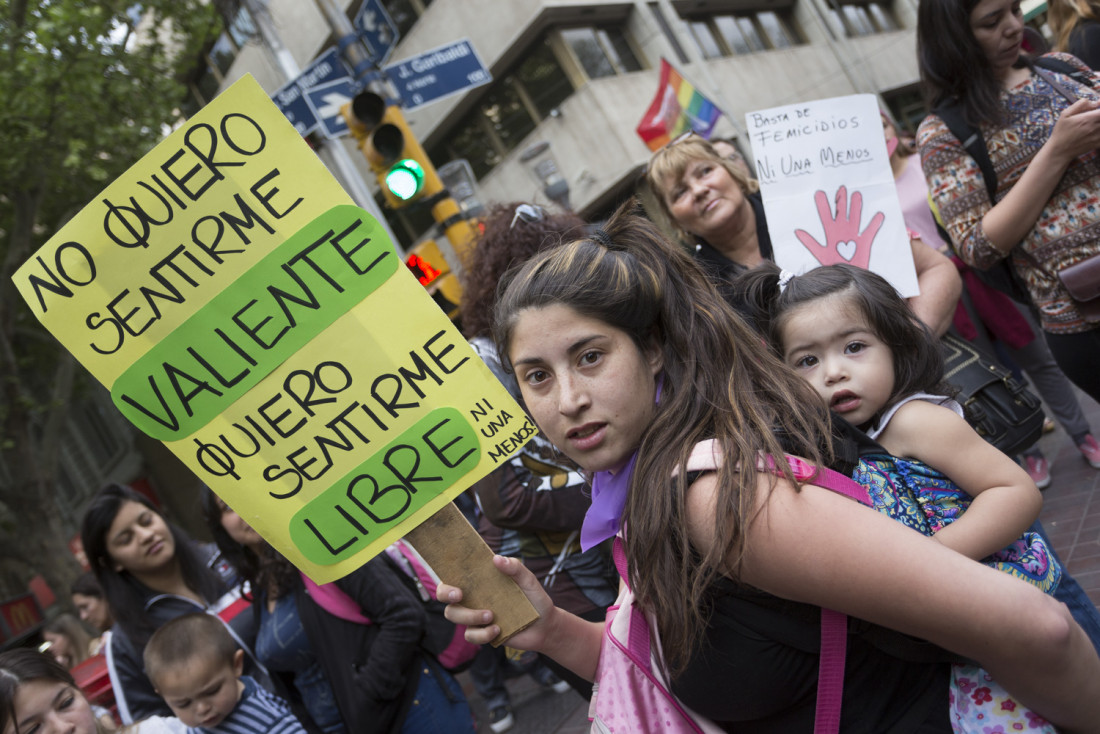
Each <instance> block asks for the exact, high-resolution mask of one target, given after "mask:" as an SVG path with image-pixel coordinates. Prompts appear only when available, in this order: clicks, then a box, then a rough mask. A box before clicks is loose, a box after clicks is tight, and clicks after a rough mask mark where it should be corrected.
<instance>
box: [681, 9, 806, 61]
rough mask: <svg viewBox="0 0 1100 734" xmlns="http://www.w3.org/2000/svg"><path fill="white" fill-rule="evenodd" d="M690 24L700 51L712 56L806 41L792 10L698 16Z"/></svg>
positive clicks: (689, 21)
mask: <svg viewBox="0 0 1100 734" xmlns="http://www.w3.org/2000/svg"><path fill="white" fill-rule="evenodd" d="M687 23H688V27H689V28H690V29H691V33H692V36H693V37H694V38H695V42H696V43H697V44H698V45H699V50H700V52H701V53H702V54H703V57H704V58H708V59H714V58H719V57H721V56H734V55H741V54H751V53H756V52H757V51H767V50H769V49H776V48H789V47H791V46H795V45H798V44H800V43H803V41H802V38H801V36H800V35H799V34H798V32H797V31H796V26H795V23H794V18H793V16H792V15H791V13H790V11H788V10H778V11H773V10H762V11H759V12H755V13H741V14H738V15H713V16H708V17H705V18H704V17H696V18H693V19H691V20H688V21H687Z"/></svg>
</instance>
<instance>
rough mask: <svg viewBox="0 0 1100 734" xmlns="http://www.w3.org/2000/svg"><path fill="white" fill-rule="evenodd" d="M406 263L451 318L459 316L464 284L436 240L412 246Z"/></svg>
mask: <svg viewBox="0 0 1100 734" xmlns="http://www.w3.org/2000/svg"><path fill="white" fill-rule="evenodd" d="M405 265H407V266H408V268H409V270H411V271H412V274H413V275H414V276H416V279H417V280H418V281H420V285H422V286H424V287H425V288H427V289H428V293H430V294H431V296H432V300H434V301H435V302H436V304H437V305H438V306H439V307H440V308H441V309H443V313H445V314H447V316H448V317H450V318H451V319H454V318H455V317H456V316H458V307H459V303H460V301H461V300H462V285H461V284H460V283H459V282H458V278H457V277H455V274H454V273H452V272H451V267H450V265H448V264H447V260H446V258H444V257H443V253H442V252H441V251H440V249H439V245H438V244H436V241H435V240H425V241H424V242H421V243H420V244H419V245H417V246H416V247H414V248H412V250H410V251H409V254H408V256H406V258H405Z"/></svg>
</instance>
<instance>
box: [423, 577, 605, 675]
mask: <svg viewBox="0 0 1100 734" xmlns="http://www.w3.org/2000/svg"><path fill="white" fill-rule="evenodd" d="M493 565H495V566H496V567H497V568H498V569H499V570H500V572H501V573H503V574H504V575H505V576H509V577H511V578H512V580H514V581H515V582H516V584H517V585H519V588H520V589H522V590H523V593H524V594H525V595H526V596H527V598H528V599H529V600H530V601H531V603H532V604H533V605H534V607H535V611H537V612H538V613H539V618H538V619H537V620H536V621H535V623H534V624H532V625H531V626H530V627H528V628H526V629H525V630H523V631H522V632H519V633H517V634H515V635H513V636H512V637H510V638H509V639H508V646H509V647H514V648H516V649H517V650H533V651H535V652H541V653H542V654H544V655H549V656H550V657H552V658H553V659H554V660H556V661H557V662H558V663H560V664H561V665H564V666H565V667H566V668H569V669H570V670H572V671H573V672H574V673H576V674H577V675H579V676H581V677H582V678H584V679H585V680H595V679H596V664H597V663H598V662H599V660H600V642H601V641H602V638H603V630H604V623H603V622H588V621H585V620H583V619H581V618H580V617H578V616H576V615H575V614H570V613H569V612H567V611H565V610H563V609H559V608H558V607H555V606H554V603H553V602H552V601H550V597H549V596H548V595H547V594H546V591H545V590H544V589H543V588H542V585H541V584H539V581H538V579H537V578H535V575H534V574H533V573H531V571H530V570H528V569H527V567H526V566H524V565H523V563H522V562H521V561H519V560H518V559H516V558H506V557H504V556H493ZM436 598H437V599H440V600H443V601H446V602H448V606H447V610H446V612H445V614H446V616H447V619H449V620H451V621H452V622H454V623H456V624H464V625H466V639H467V640H469V641H470V642H473V643H476V644H478V645H484V644H487V643H488V642H490V641H491V640H493V639H495V638H496V636H497V635H499V634H500V628H499V627H498V626H496V625H495V624H493V613H492V612H491V611H489V610H487V609H468V608H466V607H464V606H462V604H461V602H462V590H461V589H458V588H456V587H454V586H448V585H447V584H440V585H439V587H438V588H437V589H436Z"/></svg>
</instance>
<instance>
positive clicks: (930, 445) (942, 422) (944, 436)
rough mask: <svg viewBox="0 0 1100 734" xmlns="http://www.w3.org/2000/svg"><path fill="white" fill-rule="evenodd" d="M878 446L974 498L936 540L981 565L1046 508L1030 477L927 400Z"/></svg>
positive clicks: (909, 406)
mask: <svg viewBox="0 0 1100 734" xmlns="http://www.w3.org/2000/svg"><path fill="white" fill-rule="evenodd" d="M879 443H880V444H882V446H883V448H885V449H886V450H887V451H889V452H890V453H891V454H893V455H894V456H901V457H907V458H912V459H916V460H918V461H922V462H924V463H925V464H927V465H928V466H930V467H932V468H933V469H936V470H938V471H940V472H942V473H943V474H944V475H946V476H947V477H949V478H950V479H951V480H952V481H953V482H955V484H957V485H959V488H960V489H962V490H963V491H964V492H966V493H967V494H969V495H970V496H971V497H973V498H974V501H973V502H971V504H970V507H969V508H968V509H967V510H966V512H964V513H962V514H961V515H960V516H959V517H958V518H957V519H956V520H955V521H954V522H952V523H951V524H949V525H947V526H946V527H944V528H943V529H942V530H940V531H939V532H937V533H936V534H935V536H933V537H934V538H935V539H936V540H938V541H939V542H940V543H943V544H944V545H946V546H947V547H948V548H951V549H952V550H955V551H958V552H959V553H962V554H963V555H964V556H966V557H967V558H972V559H974V560H976V561H980V560H981V559H983V558H985V557H986V556H988V555H990V554H991V553H996V552H997V551H999V550H1001V549H1003V548H1004V547H1005V546H1007V545H1008V544H1009V543H1011V542H1012V541H1014V540H1016V539H1017V538H1019V537H1020V534H1021V533H1023V532H1024V530H1026V529H1027V528H1028V527H1030V526H1031V524H1032V523H1034V522H1035V519H1036V518H1038V517H1039V510H1041V509H1042V507H1043V498H1042V495H1040V494H1039V489H1038V488H1037V487H1036V486H1035V482H1033V481H1031V478H1030V477H1028V475H1027V472H1025V471H1024V470H1023V469H1021V468H1020V466H1019V465H1018V464H1017V463H1016V462H1015V461H1013V460H1012V459H1010V458H1009V457H1008V456H1006V455H1005V454H1004V453H1002V452H1001V451H999V450H998V449H996V448H994V447H993V446H991V445H990V444H989V443H988V442H986V441H985V440H983V439H982V437H981V436H979V435H978V434H977V433H976V432H975V431H974V429H973V428H971V427H970V425H969V424H968V423H967V422H966V421H965V420H964V419H963V418H961V417H960V416H959V415H958V414H957V413H955V412H954V411H953V410H951V409H950V408H946V407H944V406H942V405H934V404H932V403H929V402H925V401H923V400H913V401H911V402H908V403H906V404H905V405H903V406H902V407H901V408H900V409H899V410H898V412H897V413H895V414H894V417H893V418H891V419H890V423H889V424H888V425H887V427H886V430H885V431H884V432H883V433H882V435H881V436H879Z"/></svg>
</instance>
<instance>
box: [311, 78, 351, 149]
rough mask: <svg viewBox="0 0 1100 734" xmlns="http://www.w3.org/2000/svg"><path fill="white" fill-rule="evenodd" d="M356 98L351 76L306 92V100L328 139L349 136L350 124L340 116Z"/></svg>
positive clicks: (319, 85)
mask: <svg viewBox="0 0 1100 734" xmlns="http://www.w3.org/2000/svg"><path fill="white" fill-rule="evenodd" d="M354 96H355V87H354V83H353V82H352V80H351V77H350V76H346V77H344V78H343V79H337V80H335V81H331V82H326V83H324V84H318V85H317V86H316V87H310V88H309V89H307V90H306V93H305V98H306V102H307V103H308V104H309V108H310V109H311V110H312V111H313V114H314V116H315V117H316V118H317V122H318V123H320V125H321V130H322V132H324V134H325V137H326V138H339V137H343V136H344V135H347V134H348V123H347V121H346V120H344V116H343V115H341V114H340V108H341V107H343V106H344V105H345V104H347V103H348V102H350V101H351V98H352V97H354Z"/></svg>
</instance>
